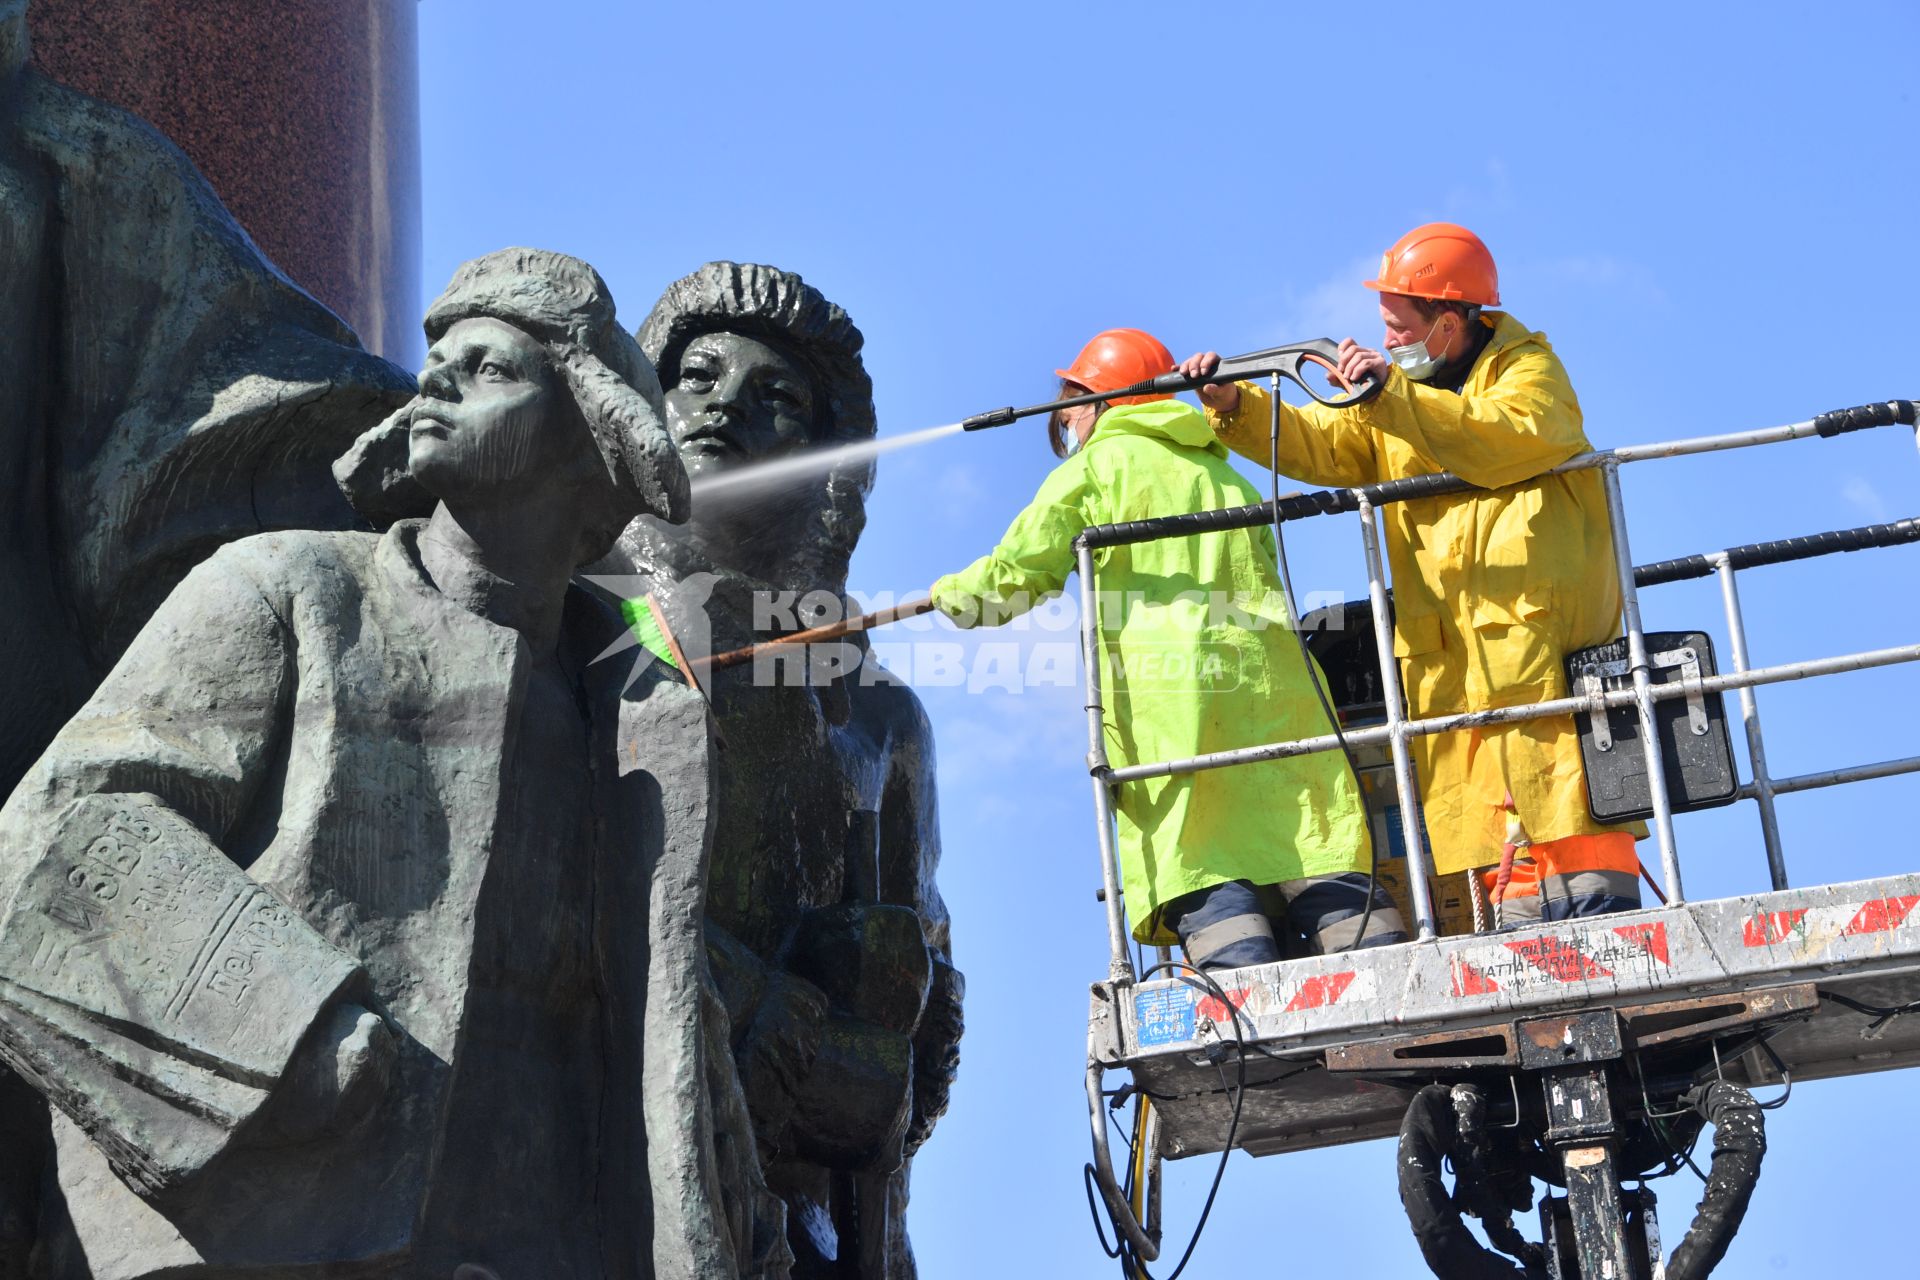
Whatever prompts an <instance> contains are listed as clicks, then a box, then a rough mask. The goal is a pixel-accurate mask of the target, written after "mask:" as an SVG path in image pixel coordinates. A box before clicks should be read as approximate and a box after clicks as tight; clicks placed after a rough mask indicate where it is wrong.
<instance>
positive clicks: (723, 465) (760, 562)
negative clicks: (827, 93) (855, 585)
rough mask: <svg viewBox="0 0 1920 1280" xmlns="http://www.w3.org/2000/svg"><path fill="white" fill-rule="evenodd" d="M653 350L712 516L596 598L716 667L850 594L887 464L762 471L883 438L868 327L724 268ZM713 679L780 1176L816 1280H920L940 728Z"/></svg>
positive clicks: (862, 697)
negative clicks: (915, 1206)
mask: <svg viewBox="0 0 1920 1280" xmlns="http://www.w3.org/2000/svg"><path fill="white" fill-rule="evenodd" d="M638 337H639V341H640V345H641V346H642V347H643V348H644V349H645V350H646V352H647V354H648V356H649V357H650V358H651V359H652V360H653V361H654V363H655V365H656V367H657V368H658V370H659V373H660V378H661V383H662V385H663V387H664V388H665V391H666V406H667V425H668V429H669V431H670V432H671V434H672V436H673V439H674V441H675V443H676V445H677V446H678V448H679V451H680V456H681V458H682V460H683V461H684V462H685V463H686V466H687V470H688V472H689V474H690V475H691V476H692V482H693V494H694V499H693V510H692V518H691V519H690V520H689V522H688V523H687V524H686V525H685V526H682V527H674V526H669V525H666V524H664V523H662V522H660V521H658V520H652V519H646V518H642V519H641V520H639V521H636V522H635V523H634V525H633V526H632V527H630V528H629V529H628V530H627V531H626V532H625V534H623V535H622V537H621V540H620V545H619V547H618V548H617V549H616V551H615V553H614V555H613V556H611V557H609V559H608V560H607V561H604V562H602V563H601V564H600V565H597V566H595V571H596V575H608V576H605V577H600V578H598V580H599V581H602V582H605V583H608V584H610V585H611V584H618V585H619V589H620V590H621V594H623V595H625V596H627V597H628V598H629V599H637V598H639V597H640V596H641V595H642V594H644V593H651V594H652V595H653V596H654V598H655V600H656V601H657V602H658V604H659V605H660V607H661V608H662V610H663V612H664V613H665V615H666V616H667V618H668V619H669V622H670V627H671V629H673V630H674V631H675V632H676V633H678V634H683V635H686V636H689V637H698V640H699V644H698V647H699V648H702V649H711V650H714V651H718V650H724V649H730V648H734V647H737V646H739V645H743V644H747V643H751V642H753V641H755V640H763V639H767V638H770V637H771V636H772V635H774V634H778V632H779V631H780V630H783V629H791V628H792V626H793V625H795V624H804V622H805V621H806V619H805V617H804V616H803V615H804V614H805V612H806V609H807V605H808V602H809V599H811V601H812V602H813V603H815V604H819V603H823V602H827V601H831V602H835V603H836V604H839V603H841V602H843V601H844V596H845V591H846V576H847V565H848V561H849V558H850V557H851V556H852V554H853V549H854V545H855V543H856V542H857V541H858V540H859V537H860V532H861V529H862V527H863V526H864V524H865V522H866V512H865V499H866V494H867V491H868V489H869V487H870V486H871V484H872V478H873V472H872V464H871V463H869V462H853V463H849V464H844V465H841V466H838V467H829V468H823V469H821V470H819V471H816V472H803V473H802V474H800V475H799V476H798V478H797V479H790V480H787V481H784V482H775V483H771V484H765V483H758V482H754V483H746V482H744V475H743V473H744V471H745V470H746V469H748V468H751V467H752V466H754V465H755V464H760V463H766V462H769V461H773V460H776V459H780V458H785V457H791V456H795V455H798V454H802V453H805V452H807V451H810V450H818V449H823V448H831V447H834V446H837V445H844V444H850V443H857V442H860V441H864V440H868V439H870V438H872V436H873V434H874V411H873V386H872V383H871V381H870V380H869V378H868V376H867V373H866V370H865V368H864V366H863V365H862V363H861V359H860V348H861V345H862V342H863V339H862V337H861V334H860V331H859V330H858V329H856V328H855V327H854V325H853V323H852V321H851V320H849V319H848V318H847V314H846V312H845V311H843V310H842V309H841V308H840V307H838V306H836V305H834V304H833V303H831V302H829V301H828V300H827V299H826V298H825V297H823V296H822V295H821V294H820V292H819V291H818V290H817V289H815V288H813V287H812V286H810V285H808V284H807V283H806V282H805V281H803V280H802V279H801V278H800V277H799V276H797V275H795V274H793V273H792V272H788V271H782V270H779V269H777V268H774V267H766V266H757V265H742V264H737V263H731V262H712V263H708V264H707V265H706V266H704V267H702V268H700V269H699V270H698V271H696V272H694V273H693V274H691V275H689V276H686V277H685V278H683V279H681V280H678V281H676V282H674V283H673V284H672V285H669V286H668V287H667V289H666V291H665V293H664V294H663V295H662V297H661V299H660V301H659V302H658V303H657V304H655V306H654V308H653V311H652V312H651V313H650V314H649V315H648V316H647V319H646V321H645V323H644V324H642V325H641V327H640V332H639V335H638ZM783 623H784V625H783ZM855 652H856V656H864V653H863V651H861V650H856V651H855ZM707 684H708V686H709V689H710V692H711V695H712V698H713V704H714V708H715V713H716V716H717V718H718V723H719V727H720V732H721V748H720V751H719V755H718V766H719V779H718V803H717V814H718V826H717V829H716V832H715V840H714V855H713V867H712V873H711V877H710V885H709V890H708V901H707V909H708V919H709V940H708V947H709V952H710V954H711V956H712V958H713V963H714V969H715V974H716V977H717V978H718V980H719V982H720V986H721V989H722V991H723V992H724V993H725V995H726V1000H727V1006H728V1010H729V1013H730V1015H731V1019H732V1032H733V1044H734V1050H735V1054H736V1057H737V1060H738V1062H739V1065H740V1070H741V1077H742V1082H743V1084H744V1086H745V1090H746V1096H747V1100H748V1103H749V1106H750V1108H751V1110H752V1115H753V1120H754V1127H755V1131H756V1134H757V1135H758V1138H759V1143H760V1146H761V1155H762V1158H763V1160H764V1162H765V1164H766V1168H767V1177H768V1181H769V1183H770V1184H771V1185H772V1186H773V1188H774V1189H775V1190H776V1191H777V1192H779V1193H780V1194H781V1196H782V1197H783V1198H784V1199H785V1200H786V1202H787V1205H788V1211H789V1219H788V1235H789V1239H790V1240H791V1242H792V1245H793V1248H794V1250H795V1252H796V1254H797V1255H798V1257H799V1259H800V1263H801V1268H802V1269H803V1270H804V1269H805V1268H806V1266H807V1265H808V1263H809V1260H816V1261H817V1260H823V1259H825V1258H837V1259H839V1260H840V1261H841V1262H842V1264H844V1265H853V1264H852V1262H851V1261H850V1260H852V1259H856V1258H857V1259H858V1266H859V1267H860V1271H859V1274H861V1275H865V1276H876V1277H877V1276H882V1275H884V1276H890V1277H893V1278H894V1280H900V1278H901V1277H907V1276H911V1275H912V1274H913V1258H912V1252H911V1249H910V1247H909V1245H908V1242H907V1238H906V1232H905V1218H904V1213H905V1203H906V1186H907V1161H908V1159H909V1158H910V1157H911V1155H912V1153H913V1151H914V1150H915V1149H916V1148H917V1147H918V1146H919V1145H920V1143H921V1142H923V1141H924V1140H925V1139H926V1137H927V1135H928V1133H929V1132H930V1131H931V1129H932V1127H933V1124H934V1122H935V1121H936V1120H937V1119H938V1118H939V1116H940V1115H941V1113H942V1112H944V1111H945V1109H946V1100H947V1091H948V1088H949V1087H950V1085H951V1082H952V1079H953V1073H954V1070H955V1067H956V1064H957V1059H958V1045H959V1036H960V1029H961V1017H960V1004H961V996H962V992H963V989H964V984H963V983H962V980H961V977H960V975H959V973H958V972H957V971H956V970H955V969H954V968H953V966H952V961H951V951H950V943H949V937H948V920H947V911H946V906H945V904H944V903H943V902H942V901H941V899H940V893H939V889H938V887H937V886H936V885H935V883H934V869H935V866H936V865H937V863H938V860H939V850H940V844H939V825H938V816H937V812H936V807H935V792H934V767H933V766H934V760H933V736H932V732H931V729H930V727H929V726H928V723H927V719H926V715H925V713H924V711H923V710H922V709H921V706H920V703H919V699H918V698H916V697H915V696H914V694H913V691H912V690H911V689H910V688H908V687H907V686H906V685H904V684H902V683H900V682H898V681H896V680H895V679H894V678H893V677H891V676H890V675H888V674H887V673H886V672H885V671H884V670H883V669H882V668H880V667H879V666H878V665H877V664H867V665H865V666H863V667H860V668H859V669H858V670H857V671H853V672H850V673H848V674H846V675H845V676H844V678H834V679H819V680H812V681H807V682H798V683H790V682H787V681H784V680H779V681H774V682H768V681H765V680H756V679H755V674H754V671H753V669H752V668H750V667H741V668H736V669H729V670H721V671H717V672H714V673H713V674H712V675H711V676H710V677H708V678H707Z"/></svg>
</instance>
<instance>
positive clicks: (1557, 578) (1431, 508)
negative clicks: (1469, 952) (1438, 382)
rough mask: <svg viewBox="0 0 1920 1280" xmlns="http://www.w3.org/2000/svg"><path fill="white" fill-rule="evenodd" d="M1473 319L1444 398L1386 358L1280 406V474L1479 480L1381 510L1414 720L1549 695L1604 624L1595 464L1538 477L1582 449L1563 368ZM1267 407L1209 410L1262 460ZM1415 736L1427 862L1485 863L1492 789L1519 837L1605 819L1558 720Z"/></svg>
mask: <svg viewBox="0 0 1920 1280" xmlns="http://www.w3.org/2000/svg"><path fill="white" fill-rule="evenodd" d="M1481 322H1482V323H1484V324H1487V325H1490V326H1492V328H1493V336H1492V338H1491V339H1489V341H1488V342H1487V345H1486V348H1485V349H1484V350H1483V351H1481V353H1480V357H1479V359H1478V360H1476V361H1475V362H1474V365H1473V369H1472V371H1471V372H1470V373H1469V374H1468V375H1467V380H1466V383H1465V385H1464V386H1463V387H1462V388H1461V391H1460V394H1459V395H1455V394H1454V393H1452V392H1450V391H1444V390H1440V389H1438V388H1434V387H1425V386H1421V385H1419V384H1418V383H1415V382H1411V381H1409V380H1408V379H1407V377H1406V376H1405V375H1404V374H1402V373H1401V372H1400V370H1398V369H1395V370H1393V371H1392V373H1391V374H1389V375H1388V378H1387V385H1386V388H1385V389H1384V390H1383V391H1382V392H1381V393H1380V395H1379V396H1377V397H1375V398H1374V399H1373V400H1372V401H1370V402H1369V403H1367V404H1365V405H1361V406H1359V407H1357V408H1353V409H1328V408H1325V407H1322V406H1320V405H1307V406H1305V407H1301V408H1296V407H1294V406H1293V405H1288V404H1283V405H1282V406H1281V411H1280V412H1281V416H1280V455H1279V456H1280V470H1281V471H1283V472H1285V473H1286V474H1288V475H1290V476H1294V477H1297V478H1299V479H1302V480H1305V481H1307V482H1308V483H1310V484H1320V485H1340V486H1353V485H1362V484H1376V483H1379V482H1380V481H1384V480H1398V479H1400V478H1402V477H1403V476H1417V475H1428V474H1432V473H1434V472H1438V471H1451V472H1453V473H1454V474H1455V475H1457V476H1459V477H1460V478H1461V479H1463V480H1466V481H1468V482H1470V483H1472V484H1475V485H1478V486H1480V487H1482V488H1484V489H1489V490H1493V492H1489V493H1469V494H1456V495H1453V496H1451V497H1441V498H1423V499H1419V500H1417V501H1413V502H1400V503H1395V504H1393V505H1391V506H1388V507H1385V508H1383V509H1382V512H1381V518H1382V523H1383V524H1384V526H1385V530H1386V533H1385V541H1386V544H1387V555H1388V558H1389V560H1390V561H1391V563H1392V566H1393V603H1394V613H1395V625H1394V635H1393V651H1394V653H1395V654H1396V655H1397V656H1398V657H1399V659H1400V663H1401V678H1402V680H1403V681H1404V682H1405V686H1406V692H1407V700H1408V703H1409V705H1410V706H1411V708H1412V711H1413V714H1414V715H1416V716H1431V715H1443V714H1448V713H1452V712H1458V711H1466V710H1474V711H1478V710H1481V709H1483V708H1487V707H1506V706H1513V705H1516V704H1518V703H1523V702H1539V701H1542V700H1544V699H1547V698H1561V697H1565V696H1566V695H1567V680H1566V673H1565V668H1564V665H1563V660H1564V659H1565V657H1566V655H1567V654H1568V653H1569V652H1571V651H1572V650H1576V649H1582V648H1585V647H1586V646H1588V645H1595V644H1601V643H1604V642H1605V641H1607V640H1611V639H1613V638H1614V637H1615V636H1618V635H1619V634H1620V627H1619V618H1620V582H1619V578H1618V576H1617V574H1616V570H1615V568H1614V559H1613V544H1612V541H1611V537H1612V533H1611V529H1612V522H1611V521H1610V520H1609V518H1608V515H1607V501H1606V494H1605V491H1604V490H1603V488H1602V486H1601V480H1600V473H1599V472H1598V471H1580V472H1576V473H1574V474H1572V475H1565V476H1543V475H1541V473H1542V472H1544V471H1547V470H1548V469H1550V468H1552V467H1555V466H1558V465H1559V464H1560V463H1562V462H1565V461H1566V460H1567V459H1568V458H1571V457H1574V456H1575V455H1576V454H1580V453H1585V452H1587V451H1588V450H1589V449H1591V448H1592V446H1591V445H1589V444H1588V443H1587V437H1586V435H1585V433H1584V432H1583V431H1582V429H1581V418H1580V403H1579V401H1578V400H1576V399H1575V398H1574V394H1573V387H1572V386H1571V385H1570V384H1569V383H1568V381H1567V374H1566V370H1565V369H1564V368H1562V367H1561V364H1560V361H1559V359H1558V358H1557V357H1556V356H1555V355H1554V354H1553V348H1552V347H1550V346H1548V345H1547V339H1546V336H1545V335H1544V334H1539V333H1529V332H1528V331H1527V329H1526V327H1525V326H1524V325H1522V324H1521V323H1520V322H1519V321H1517V320H1515V319H1514V318H1513V317H1512V316H1509V315H1506V314H1504V313H1501V312H1497V311H1490V312H1483V313H1482V315H1481ZM1270 404H1271V401H1270V399H1269V397H1268V395H1267V393H1266V392H1265V391H1264V390H1262V389H1261V388H1259V387H1256V386H1253V385H1251V384H1247V383H1242V384H1240V405H1239V407H1238V408H1237V409H1236V410H1235V411H1234V412H1233V413H1232V414H1217V413H1214V412H1212V411H1209V412H1208V415H1207V416H1208V419H1209V421H1210V422H1211V423H1212V425H1213V428H1214V430H1215V431H1216V432H1217V433H1218V434H1219V437H1220V439H1222V440H1223V441H1225V442H1226V443H1227V445H1228V446H1229V447H1230V448H1232V449H1233V450H1234V451H1235V452H1237V453H1240V454H1242V455H1244V456H1246V457H1248V458H1252V459H1255V460H1256V461H1258V462H1259V463H1260V464H1261V465H1262V466H1265V465H1267V460H1268V456H1269V450H1270V439H1271V418H1270V417H1269V413H1270V409H1269V406H1270ZM1536 477H1538V478H1536ZM1414 748H1415V756H1414V758H1415V761H1416V762H1417V764H1418V766H1419V770H1420V776H1421V778H1422V780H1423V783H1424V786H1423V791H1422V801H1423V804H1424V806H1425V809H1426V819H1427V830H1428V833H1429V835H1430V836H1431V837H1432V841H1433V849H1434V864H1435V869H1436V870H1437V871H1438V872H1439V873H1440V874H1442V875H1445V874H1447V873H1449V872H1453V871H1459V870H1462V869H1464V868H1467V867H1478V866H1487V865H1490V864H1492V863H1495V862H1498V861H1499V859H1500V847H1501V844H1502V842H1503V841H1504V840H1505V838H1506V830H1507V824H1506V818H1505V815H1504V813H1503V812H1502V811H1501V803H1502V801H1503V800H1504V799H1505V798H1506V796H1507V794H1508V793H1511V794H1512V796H1513V802H1514V811H1515V813H1516V815H1517V816H1518V817H1519V819H1520V822H1521V824H1522V825H1523V826H1524V827H1525V828H1526V831H1527V834H1528V836H1529V837H1531V839H1532V840H1533V842H1534V843H1535V844H1542V843H1545V842H1546V841H1549V840H1558V839H1560V838H1562V837H1564V836H1575V835H1589V834H1594V833H1597V832H1601V831H1606V830H1608V829H1609V828H1607V827H1603V826H1601V825H1599V824H1597V823H1595V822H1594V820H1593V818H1592V817H1591V815H1589V813H1588V812H1587V792H1586V775H1585V773H1584V771H1583V769H1582V767H1581V763H1580V744H1579V739H1578V737H1577V736H1576V735H1575V733H1574V728H1573V720H1572V717H1570V716H1568V717H1560V718H1556V719H1549V720H1530V721H1526V722H1524V723H1521V724H1516V725H1510V726H1506V727H1493V728H1488V729H1472V730H1462V731H1459V732H1455V733H1443V734H1438V735H1431V736H1428V737H1423V738H1416V739H1414Z"/></svg>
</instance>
